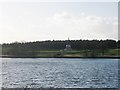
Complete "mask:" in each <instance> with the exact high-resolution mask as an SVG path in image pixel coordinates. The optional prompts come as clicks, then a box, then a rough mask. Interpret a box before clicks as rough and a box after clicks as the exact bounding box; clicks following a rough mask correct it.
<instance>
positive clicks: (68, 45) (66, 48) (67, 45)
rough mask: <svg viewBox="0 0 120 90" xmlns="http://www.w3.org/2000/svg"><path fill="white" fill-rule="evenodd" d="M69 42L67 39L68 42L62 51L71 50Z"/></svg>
mask: <svg viewBox="0 0 120 90" xmlns="http://www.w3.org/2000/svg"><path fill="white" fill-rule="evenodd" d="M69 41H70V40H69V38H68V42H67V44H66V47H65V49H64V50H72V48H71V45H70V42H69Z"/></svg>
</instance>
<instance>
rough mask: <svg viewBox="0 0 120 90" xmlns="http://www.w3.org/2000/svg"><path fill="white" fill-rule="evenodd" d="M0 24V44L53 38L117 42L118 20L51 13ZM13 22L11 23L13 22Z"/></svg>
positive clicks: (82, 14)
mask: <svg viewBox="0 0 120 90" xmlns="http://www.w3.org/2000/svg"><path fill="white" fill-rule="evenodd" d="M14 19H15V21H16V22H11V21H6V23H2V24H0V29H1V30H2V41H3V42H4V41H5V42H13V41H21V40H25V41H31V40H32V41H33V40H34V41H36V40H46V39H47V40H49V39H51V40H53V39H67V38H68V37H70V39H116V40H117V39H118V18H117V17H102V16H95V15H87V14H85V13H81V14H79V15H78V14H74V13H68V12H65V11H64V12H61V13H54V14H53V16H47V17H46V16H45V17H42V18H41V17H34V18H33V17H30V16H27V17H25V16H24V18H21V19H19V18H14ZM14 19H13V20H14Z"/></svg>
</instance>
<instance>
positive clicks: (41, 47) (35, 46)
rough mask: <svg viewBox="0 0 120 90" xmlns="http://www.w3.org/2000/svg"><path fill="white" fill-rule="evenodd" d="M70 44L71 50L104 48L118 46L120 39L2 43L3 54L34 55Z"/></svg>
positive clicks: (61, 48)
mask: <svg viewBox="0 0 120 90" xmlns="http://www.w3.org/2000/svg"><path fill="white" fill-rule="evenodd" d="M66 44H70V45H71V48H72V50H79V51H80V50H102V51H103V52H104V50H106V49H117V48H120V41H115V40H69V41H68V40H53V41H50V40H48V41H36V42H21V43H20V42H14V43H10V44H2V54H3V55H35V54H36V53H37V52H39V51H59V50H64V49H65V46H66Z"/></svg>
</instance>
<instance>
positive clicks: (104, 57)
mask: <svg viewBox="0 0 120 90" xmlns="http://www.w3.org/2000/svg"><path fill="white" fill-rule="evenodd" d="M0 58H84V59H87V58H94V59H95V58H103V59H120V57H113V56H98V57H64V56H61V57H39V56H0Z"/></svg>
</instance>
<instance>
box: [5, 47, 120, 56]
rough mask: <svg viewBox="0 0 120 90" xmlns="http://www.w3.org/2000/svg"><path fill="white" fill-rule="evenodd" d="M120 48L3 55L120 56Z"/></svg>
mask: <svg viewBox="0 0 120 90" xmlns="http://www.w3.org/2000/svg"><path fill="white" fill-rule="evenodd" d="M119 52H120V49H105V50H69V51H65V50H44V51H42V50H41V51H27V52H26V53H25V54H17V55H3V57H33V58H34V57H39V58H40V57H41V58H42V57H44V58H47V57H62V58H80V57H120V53H119Z"/></svg>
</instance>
